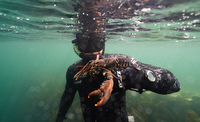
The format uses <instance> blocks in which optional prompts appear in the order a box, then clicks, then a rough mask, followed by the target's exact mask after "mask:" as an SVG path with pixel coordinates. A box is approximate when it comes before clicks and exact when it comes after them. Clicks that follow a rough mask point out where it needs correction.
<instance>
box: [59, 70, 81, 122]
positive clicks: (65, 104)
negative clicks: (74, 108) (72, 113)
mask: <svg viewBox="0 0 200 122" xmlns="http://www.w3.org/2000/svg"><path fill="white" fill-rule="evenodd" d="M70 74H71V73H70V68H69V69H68V71H67V83H66V87H65V91H64V93H63V95H62V98H61V101H60V107H59V111H58V114H57V118H56V122H62V121H63V120H64V119H65V115H66V113H67V111H68V109H69V107H70V106H71V104H72V102H73V99H74V96H75V94H76V91H77V88H76V86H75V85H74V84H73V76H71V75H70Z"/></svg>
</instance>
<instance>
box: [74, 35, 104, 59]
mask: <svg viewBox="0 0 200 122" xmlns="http://www.w3.org/2000/svg"><path fill="white" fill-rule="evenodd" d="M72 43H73V48H74V51H75V53H76V54H77V55H78V56H79V57H81V58H83V59H86V60H92V59H93V60H94V59H96V58H97V57H98V56H100V55H101V54H103V53H104V50H105V34H102V33H90V34H83V33H78V34H76V39H75V40H73V41H72Z"/></svg>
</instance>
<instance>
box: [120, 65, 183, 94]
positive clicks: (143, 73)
mask: <svg viewBox="0 0 200 122" xmlns="http://www.w3.org/2000/svg"><path fill="white" fill-rule="evenodd" d="M135 64H136V65H137V66H138V67H139V69H136V68H135V67H128V68H126V69H125V70H124V72H123V74H122V76H123V77H124V79H125V80H124V81H123V83H124V87H125V88H126V89H132V88H135V89H138V91H139V92H140V93H142V92H143V89H146V90H150V91H152V92H155V93H159V94H170V93H173V92H177V91H179V90H180V84H179V81H178V79H177V78H176V77H175V76H174V75H173V74H172V73H171V72H170V71H168V70H166V69H163V68H160V67H155V66H152V65H148V64H143V63H140V62H139V61H136V62H135Z"/></svg>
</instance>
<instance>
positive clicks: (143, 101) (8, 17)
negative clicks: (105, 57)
mask: <svg viewBox="0 0 200 122" xmlns="http://www.w3.org/2000/svg"><path fill="white" fill-rule="evenodd" d="M155 1H156V0H155ZM165 2H166V3H165ZM171 2H172V1H171ZM182 2H183V3H181V2H180V0H175V1H174V5H173V4H172V3H171V4H169V5H168V3H167V1H165V0H164V2H163V3H162V5H160V6H159V7H160V9H159V8H158V9H153V8H150V7H147V8H144V9H142V12H141V11H136V12H135V13H134V14H135V16H133V17H130V18H126V19H119V18H112V19H109V24H108V25H107V38H108V40H107V42H106V53H121V54H126V55H129V56H132V57H134V58H136V59H137V60H139V61H141V62H143V63H147V64H152V65H155V66H160V67H163V68H166V69H169V70H170V71H171V72H172V73H174V75H175V76H176V77H177V78H178V79H179V81H180V84H181V91H180V92H178V93H175V94H171V95H166V96H163V95H158V94H154V93H152V92H146V93H144V94H142V95H141V94H138V93H135V92H130V91H129V92H128V93H127V109H128V114H129V116H130V117H129V118H131V116H134V119H135V120H137V121H138V122H143V121H158V122H160V121H188V122H189V121H191V122H193V121H199V120H200V116H199V115H200V111H199V105H200V103H199V101H200V90H199V85H200V83H199V81H200V78H199V77H198V76H199V72H200V69H199V66H200V65H199V63H200V55H199V54H198V53H199V52H200V43H199V42H200V40H199V38H200V35H199V31H200V28H199V25H200V19H199V17H200V8H199V5H200V2H199V1H198V0H189V1H188V2H187V1H186V0H184V1H182ZM75 4H76V2H75V1H69V0H68V1H56V0H36V1H34V2H33V1H29V0H27V1H25V0H18V1H9V0H2V1H1V3H0V59H1V60H0V69H1V71H0V82H1V85H0V96H1V100H0V108H1V110H0V116H1V118H0V121H2V122H12V121H21V122H36V121H38V122H40V121H41V122H53V121H55V118H56V114H57V111H58V107H59V102H60V97H61V95H62V93H63V90H64V87H65V83H66V80H65V73H66V71H67V68H68V67H69V66H70V65H71V64H73V63H74V62H76V61H77V60H79V59H80V58H79V57H78V56H77V55H76V54H75V53H74V51H73V48H72V44H71V40H73V39H74V38H75V33H76V32H78V31H79V28H78V27H77V26H76V20H77V19H76V17H77V13H76V11H75V10H74V7H73V6H74V5H75ZM165 4H167V5H168V6H167V7H166V8H164V7H163V6H164V5H165ZM66 117H67V121H68V122H72V121H73V122H74V121H78V122H79V121H80V122H82V121H83V118H82V113H81V110H80V105H79V96H78V95H77V96H76V98H75V100H74V102H73V105H72V106H71V108H70V110H69V111H68V113H67V115H66Z"/></svg>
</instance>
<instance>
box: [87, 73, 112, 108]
mask: <svg viewBox="0 0 200 122" xmlns="http://www.w3.org/2000/svg"><path fill="white" fill-rule="evenodd" d="M106 78H107V79H106V81H104V82H103V83H102V85H101V87H100V88H99V89H97V90H95V91H93V92H91V93H90V94H89V95H88V98H90V97H91V96H96V95H100V96H101V98H100V99H101V100H100V101H99V102H98V103H97V104H95V106H103V105H104V104H106V103H107V102H108V100H109V98H110V96H111V93H112V90H113V84H114V83H113V76H112V74H111V73H110V72H107V73H106Z"/></svg>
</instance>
